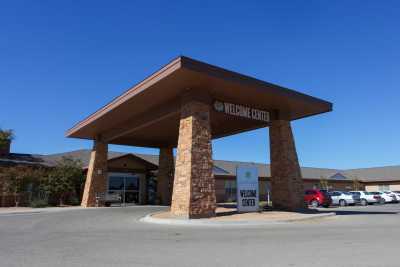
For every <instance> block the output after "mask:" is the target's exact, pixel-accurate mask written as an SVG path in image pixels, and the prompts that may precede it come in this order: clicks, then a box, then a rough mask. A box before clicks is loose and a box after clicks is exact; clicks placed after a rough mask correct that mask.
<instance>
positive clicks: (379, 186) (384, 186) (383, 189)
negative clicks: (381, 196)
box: [378, 184, 390, 191]
mask: <svg viewBox="0 0 400 267" xmlns="http://www.w3.org/2000/svg"><path fill="white" fill-rule="evenodd" d="M378 190H379V191H389V190H390V185H388V184H383V185H378Z"/></svg>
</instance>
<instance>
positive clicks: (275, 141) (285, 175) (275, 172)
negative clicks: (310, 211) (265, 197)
mask: <svg viewBox="0 0 400 267" xmlns="http://www.w3.org/2000/svg"><path fill="white" fill-rule="evenodd" d="M269 138H270V158H271V189H272V191H271V199H272V205H273V207H274V208H276V209H282V210H288V211H295V210H301V209H305V208H306V205H305V203H304V189H303V179H302V177H301V171H300V165H299V161H298V158H297V152H296V147H295V142H294V138H293V133H292V128H291V126H290V121H286V120H274V121H272V123H271V126H270V127H269Z"/></svg>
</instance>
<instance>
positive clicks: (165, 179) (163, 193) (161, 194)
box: [157, 147, 174, 205]
mask: <svg viewBox="0 0 400 267" xmlns="http://www.w3.org/2000/svg"><path fill="white" fill-rule="evenodd" d="M173 173H174V154H173V151H172V147H162V148H160V156H159V159H158V174H157V200H158V201H159V204H161V205H170V204H171V195H172V184H173V181H172V178H173Z"/></svg>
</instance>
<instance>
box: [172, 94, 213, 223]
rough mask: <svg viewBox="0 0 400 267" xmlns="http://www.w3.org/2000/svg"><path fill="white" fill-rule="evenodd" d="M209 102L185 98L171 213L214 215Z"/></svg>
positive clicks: (197, 215)
mask: <svg viewBox="0 0 400 267" xmlns="http://www.w3.org/2000/svg"><path fill="white" fill-rule="evenodd" d="M212 168H213V162H212V151H211V129H210V103H205V102H204V101H201V100H199V99H196V98H190V99H188V98H183V101H182V106H181V119H180V126H179V138H178V149H177V158H176V163H175V177H174V187H173V194H172V205H171V213H172V214H173V215H175V216H180V217H184V218H205V217H211V216H215V209H216V200H215V180H214V176H213V173H212Z"/></svg>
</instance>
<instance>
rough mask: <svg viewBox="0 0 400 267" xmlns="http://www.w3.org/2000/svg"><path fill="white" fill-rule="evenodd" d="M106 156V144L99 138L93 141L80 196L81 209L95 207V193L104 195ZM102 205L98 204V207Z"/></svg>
mask: <svg viewBox="0 0 400 267" xmlns="http://www.w3.org/2000/svg"><path fill="white" fill-rule="evenodd" d="M107 154H108V145H107V143H105V142H103V141H101V140H100V139H99V138H98V139H96V140H94V143H93V149H92V152H91V155H90V163H89V166H88V170H87V176H86V183H85V189H84V191H83V196H82V202H81V206H82V207H94V206H96V193H105V192H106V190H107ZM103 204H104V203H99V205H103Z"/></svg>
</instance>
